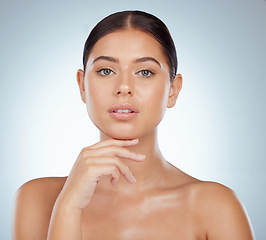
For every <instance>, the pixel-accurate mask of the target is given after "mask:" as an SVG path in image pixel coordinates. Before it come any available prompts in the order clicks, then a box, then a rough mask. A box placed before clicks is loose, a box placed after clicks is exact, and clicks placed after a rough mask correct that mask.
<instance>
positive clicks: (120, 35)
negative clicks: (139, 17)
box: [89, 29, 167, 62]
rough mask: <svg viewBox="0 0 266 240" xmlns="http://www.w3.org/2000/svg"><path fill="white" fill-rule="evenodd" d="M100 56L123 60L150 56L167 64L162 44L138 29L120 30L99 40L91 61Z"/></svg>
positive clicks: (92, 52) (93, 49) (91, 55)
mask: <svg viewBox="0 0 266 240" xmlns="http://www.w3.org/2000/svg"><path fill="white" fill-rule="evenodd" d="M100 55H103V56H106V55H107V56H113V57H116V58H119V59H121V60H123V59H125V60H126V59H136V58H139V57H143V56H149V57H154V58H156V59H157V60H158V61H160V62H167V60H166V57H165V54H164V52H163V49H162V46H161V44H160V43H159V42H158V41H157V40H156V39H155V38H154V37H153V36H151V35H149V34H148V33H145V32H143V31H140V30H137V29H126V30H118V31H115V32H113V33H110V34H108V35H106V36H104V37H102V38H101V39H99V41H98V42H97V43H96V44H95V45H94V47H93V48H92V51H91V54H90V56H89V59H90V58H93V59H95V58H97V57H98V56H100Z"/></svg>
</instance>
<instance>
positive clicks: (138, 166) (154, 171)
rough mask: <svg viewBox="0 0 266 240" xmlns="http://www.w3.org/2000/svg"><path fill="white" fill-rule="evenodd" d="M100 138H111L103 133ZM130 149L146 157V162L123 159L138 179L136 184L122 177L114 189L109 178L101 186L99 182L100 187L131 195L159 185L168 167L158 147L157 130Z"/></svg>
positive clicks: (140, 139)
mask: <svg viewBox="0 0 266 240" xmlns="http://www.w3.org/2000/svg"><path fill="white" fill-rule="evenodd" d="M100 136H101V141H103V140H106V139H108V138H110V137H108V136H106V135H105V134H103V133H101V135H100ZM128 149H129V150H130V151H133V152H135V153H139V154H143V155H145V160H144V161H142V162H135V161H132V160H129V159H123V158H121V160H122V161H123V162H124V163H125V164H126V165H127V166H128V168H129V169H130V171H131V172H132V174H133V176H134V177H135V178H136V183H134V184H130V183H128V182H127V181H126V180H125V179H124V178H123V177H121V178H120V181H119V182H118V183H117V185H116V186H115V187H113V186H112V185H111V184H110V183H109V184H108V183H107V181H110V177H109V178H105V179H103V181H101V184H100V182H99V185H101V186H102V187H103V188H104V189H106V188H109V189H110V190H111V191H116V192H123V193H131V192H132V191H142V190H147V189H148V188H152V187H153V186H155V185H156V184H158V181H157V179H158V178H159V177H160V176H161V175H162V173H163V169H164V168H165V166H166V161H165V160H164V158H163V156H162V154H161V152H160V149H159V146H158V141H157V130H156V129H155V130H154V131H152V132H151V133H149V134H147V135H146V136H144V137H141V138H139V143H138V144H137V145H136V146H133V147H128ZM129 185H131V186H129ZM99 187H100V186H99Z"/></svg>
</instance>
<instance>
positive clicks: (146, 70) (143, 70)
mask: <svg viewBox="0 0 266 240" xmlns="http://www.w3.org/2000/svg"><path fill="white" fill-rule="evenodd" d="M143 72H148V73H149V76H144V75H143V74H141V76H142V77H144V78H149V77H152V76H153V75H154V74H155V73H154V72H153V71H151V70H149V69H142V70H140V71H138V72H137V74H139V73H143Z"/></svg>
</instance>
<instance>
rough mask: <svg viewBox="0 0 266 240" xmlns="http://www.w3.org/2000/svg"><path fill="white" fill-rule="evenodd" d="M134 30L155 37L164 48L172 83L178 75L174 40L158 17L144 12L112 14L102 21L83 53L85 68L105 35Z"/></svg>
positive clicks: (93, 30) (91, 34)
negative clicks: (94, 49)
mask: <svg viewBox="0 0 266 240" xmlns="http://www.w3.org/2000/svg"><path fill="white" fill-rule="evenodd" d="M127 28H134V29H138V30H141V31H143V32H145V33H148V34H149V35H151V36H153V37H154V38H155V39H156V40H157V41H158V42H159V43H160V44H161V46H162V49H163V52H164V54H165V55H166V57H167V59H168V64H169V68H170V80H171V82H172V81H173V79H174V78H175V76H176V73H177V64H178V63H177V56H176V49H175V45H174V42H173V39H172V37H171V35H170V33H169V30H168V28H167V27H166V25H165V24H164V23H163V22H162V21H161V20H160V19H159V18H157V17H155V16H153V15H151V14H149V13H146V12H142V11H122V12H117V13H114V14H111V15H109V16H107V17H105V18H104V19H103V20H101V21H100V22H99V23H98V24H97V25H96V26H95V27H94V28H93V29H92V31H91V32H90V34H89V36H88V38H87V40H86V42H85V46H84V51H83V67H84V71H85V70H86V64H87V61H88V58H89V55H90V52H91V50H92V48H93V46H94V45H95V44H96V43H97V41H98V40H99V39H100V38H102V37H104V36H105V35H107V34H109V33H112V32H115V31H117V30H121V29H127Z"/></svg>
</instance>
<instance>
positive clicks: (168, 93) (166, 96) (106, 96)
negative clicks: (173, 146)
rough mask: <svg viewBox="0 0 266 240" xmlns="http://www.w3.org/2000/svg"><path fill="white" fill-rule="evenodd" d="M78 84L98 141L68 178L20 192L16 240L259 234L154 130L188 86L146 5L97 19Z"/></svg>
mask: <svg viewBox="0 0 266 240" xmlns="http://www.w3.org/2000/svg"><path fill="white" fill-rule="evenodd" d="M83 64H84V69H83V70H78V72H77V82H78V85H79V89H80V94H81V98H82V101H83V102H84V103H85V104H86V107H87V111H88V114H89V116H90V118H91V120H92V121H93V123H94V124H95V126H96V127H97V128H98V129H99V130H100V142H99V143H96V144H95V145H92V146H89V147H85V148H83V149H82V151H81V152H80V154H79V156H78V158H77V160H76V162H75V164H74V166H73V168H72V170H71V172H70V174H69V176H68V177H66V178H44V179H36V180H33V181H30V182H28V183H26V184H24V185H23V186H22V187H21V188H20V189H19V191H18V193H17V196H16V204H15V217H14V226H13V239H18V240H22V239H27V240H31V239H49V240H59V239H60V240H61V239H64V240H67V239H69V240H70V239H75V240H76V239H83V240H85V239H94V240H95V239H116V240H117V239H123V240H124V239H182V240H185V239H189V240H190V239H209V240H211V239H215V240H219V239H221V240H225V239H234V240H238V239H239V240H240V239H241V240H251V239H254V237H253V233H252V230H251V226H250V223H249V221H248V217H247V215H246V214H245V211H244V209H243V207H242V206H241V204H240V202H239V201H238V200H237V198H236V196H235V195H234V193H233V191H231V190H230V189H228V188H227V187H224V186H222V185H220V184H217V183H212V182H203V181H200V180H197V179H195V178H192V177H191V176H188V175H187V174H185V173H183V172H182V171H180V170H179V169H177V168H176V167H174V166H173V165H171V164H170V163H168V162H167V161H166V160H165V159H164V157H163V155H162V154H161V152H160V150H159V147H158V141H157V126H158V124H159V122H160V121H161V119H162V117H163V115H164V112H165V110H166V108H167V107H168V108H171V107H173V106H174V105H175V102H176V99H177V97H178V94H179V92H180V90H181V87H182V76H181V75H180V74H177V73H176V71H177V58H176V50H175V46H174V43H173V40H172V38H171V36H170V34H169V31H168V29H167V27H166V26H165V25H164V23H162V22H161V21H160V20H159V19H158V18H156V17H155V16H152V15H150V14H147V13H144V12H140V11H125V12H119V13H115V14H112V15H110V16H108V17H107V18H105V19H103V20H102V21H101V22H99V23H98V24H97V25H96V27H95V28H94V29H93V30H92V32H91V33H90V35H89V37H88V39H87V41H86V43H85V47H84V55H83Z"/></svg>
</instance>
